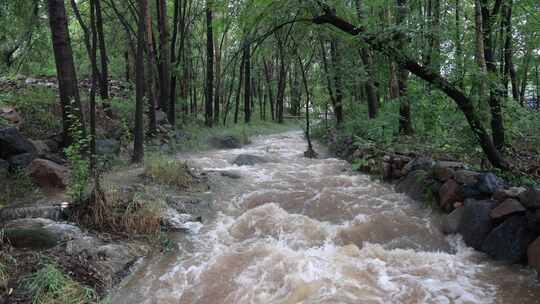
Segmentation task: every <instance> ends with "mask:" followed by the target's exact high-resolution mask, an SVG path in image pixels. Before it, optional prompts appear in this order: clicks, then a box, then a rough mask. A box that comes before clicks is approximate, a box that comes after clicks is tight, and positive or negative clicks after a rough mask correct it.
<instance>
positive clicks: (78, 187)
mask: <svg viewBox="0 0 540 304" xmlns="http://www.w3.org/2000/svg"><path fill="white" fill-rule="evenodd" d="M68 115H69V118H70V119H71V120H72V121H73V124H72V125H71V126H70V129H69V132H70V135H71V137H72V143H71V145H69V147H67V148H66V149H64V152H65V154H66V157H67V159H68V161H69V164H70V167H71V178H70V180H69V184H68V190H67V192H68V194H69V195H70V196H71V198H72V199H73V202H75V203H82V202H83V201H85V200H86V198H87V196H88V193H89V191H88V185H89V180H90V163H89V160H88V157H87V154H88V147H89V142H90V139H89V137H88V136H86V134H85V130H84V128H83V125H82V123H81V122H80V121H79V120H78V119H77V117H76V116H75V115H73V114H71V113H70V114H68Z"/></svg>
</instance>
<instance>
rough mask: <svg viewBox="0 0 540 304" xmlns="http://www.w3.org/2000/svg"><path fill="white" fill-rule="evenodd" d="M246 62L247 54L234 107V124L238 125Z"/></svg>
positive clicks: (243, 58) (241, 66)
mask: <svg viewBox="0 0 540 304" xmlns="http://www.w3.org/2000/svg"><path fill="white" fill-rule="evenodd" d="M245 62H246V58H245V54H243V55H242V62H241V63H240V72H239V73H240V76H239V77H238V88H237V90H236V99H235V103H234V104H235V106H234V124H237V123H238V115H239V113H240V97H241V95H242V84H243V82H244V65H245Z"/></svg>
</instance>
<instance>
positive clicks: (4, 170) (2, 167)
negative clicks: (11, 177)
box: [0, 159, 9, 179]
mask: <svg viewBox="0 0 540 304" xmlns="http://www.w3.org/2000/svg"><path fill="white" fill-rule="evenodd" d="M8 174H9V162H8V161H7V160H3V159H0V179H1V178H5V177H7V176H8Z"/></svg>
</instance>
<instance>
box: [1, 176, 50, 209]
mask: <svg viewBox="0 0 540 304" xmlns="http://www.w3.org/2000/svg"><path fill="white" fill-rule="evenodd" d="M0 193H2V195H0V208H2V207H3V206H7V205H9V204H12V203H13V202H14V201H16V200H17V199H21V198H29V196H37V195H38V194H39V193H40V192H39V188H37V187H36V186H35V185H34V183H33V182H32V180H31V178H30V177H29V176H28V175H27V174H26V173H25V172H24V171H23V170H17V171H15V172H14V173H11V174H9V176H8V178H5V179H3V180H2V182H0Z"/></svg>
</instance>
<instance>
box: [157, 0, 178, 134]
mask: <svg viewBox="0 0 540 304" xmlns="http://www.w3.org/2000/svg"><path fill="white" fill-rule="evenodd" d="M168 21H169V20H168V19H167V1H166V0H158V27H159V60H160V64H159V66H160V71H159V73H160V77H159V78H160V79H161V83H160V85H159V87H160V93H159V103H160V105H161V108H162V109H163V111H164V112H165V113H167V119H168V120H169V123H170V124H171V125H172V126H173V128H174V126H175V123H176V109H175V105H176V99H175V98H173V100H171V99H170V97H171V96H170V94H171V92H170V81H169V80H170V79H171V54H170V50H171V47H170V45H169V22H168Z"/></svg>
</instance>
